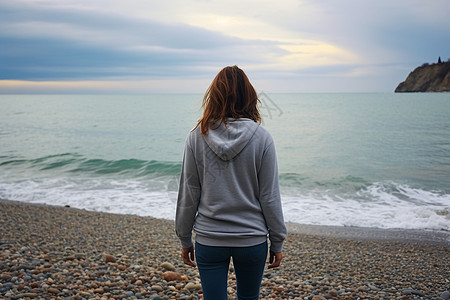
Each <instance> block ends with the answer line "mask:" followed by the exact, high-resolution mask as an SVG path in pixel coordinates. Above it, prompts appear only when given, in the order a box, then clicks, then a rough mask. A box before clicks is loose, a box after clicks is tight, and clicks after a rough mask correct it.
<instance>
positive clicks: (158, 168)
mask: <svg viewBox="0 0 450 300" xmlns="http://www.w3.org/2000/svg"><path fill="white" fill-rule="evenodd" d="M0 167H1V168H3V169H13V168H14V169H15V170H16V171H17V170H18V169H22V170H28V171H32V170H39V171H43V172H49V173H50V172H53V173H72V174H79V175H80V174H81V175H82V174H86V175H89V174H99V175H101V174H111V175H114V174H117V175H125V176H128V177H131V178H134V177H142V176H150V177H152V176H153V177H159V176H173V175H176V174H178V173H179V172H180V170H181V163H180V162H163V161H156V160H139V159H119V160H105V159H99V158H87V157H84V156H82V155H80V154H77V153H62V154H56V155H48V156H44V157H39V158H35V159H17V158H11V157H2V158H1V161H0Z"/></svg>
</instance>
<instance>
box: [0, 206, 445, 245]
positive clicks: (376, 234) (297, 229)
mask: <svg viewBox="0 0 450 300" xmlns="http://www.w3.org/2000/svg"><path fill="white" fill-rule="evenodd" d="M1 202H7V203H8V202H9V203H15V204H18V205H21V204H25V205H36V206H50V207H55V208H63V209H64V208H66V209H67V208H70V209H74V210H81V211H86V212H93V213H102V214H112V215H122V214H117V213H110V212H101V211H91V210H87V209H80V208H75V207H71V206H60V205H51V204H44V203H30V202H21V201H15V200H6V199H0V203H1ZM127 215H128V216H137V215H133V214H124V216H127ZM144 218H150V219H155V220H161V221H167V222H173V220H170V219H158V218H154V217H151V216H144ZM286 227H287V229H288V233H289V234H306V235H313V236H320V237H328V238H342V239H350V240H369V241H370V240H372V241H392V242H395V241H397V242H424V243H443V244H447V245H450V231H445V230H439V231H438V230H426V229H404V228H375V227H357V226H334V225H311V224H299V223H293V222H286Z"/></svg>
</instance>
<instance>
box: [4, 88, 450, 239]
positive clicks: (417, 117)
mask: <svg viewBox="0 0 450 300" xmlns="http://www.w3.org/2000/svg"><path fill="white" fill-rule="evenodd" d="M260 98H261V102H262V103H261V112H262V115H263V124H262V126H264V127H265V128H267V129H268V130H269V131H270V132H271V134H272V136H273V138H274V140H275V143H276V149H277V155H278V161H279V173H280V174H279V175H280V185H281V191H282V201H283V208H284V213H285V219H286V221H288V222H293V223H298V224H313V225H314V224H317V225H334V226H357V227H372V228H401V229H420V230H432V231H450V94H449V93H436V94H429V93H426V94H394V93H386V94H384V93H374V94H372V93H368V94H343V93H338V94H320V93H316V94H265V93H261V94H260ZM201 100H202V95H194V94H187V95H181V94H176V95H175V94H170V95H169V94H164V95H142V96H140V95H139V96H138V95H0V107H1V109H0V199H7V200H16V201H22V202H30V203H45V204H51V205H61V206H63V205H70V206H72V207H76V208H82V209H87V210H92V211H103V212H112V213H119V214H136V215H141V216H151V217H156V218H165V219H174V215H175V205H176V196H177V188H178V182H179V174H180V170H181V161H182V156H183V150H184V142H185V138H186V135H187V133H188V132H189V130H191V129H192V128H193V127H194V126H195V124H196V121H197V120H198V119H199V117H200V116H201V112H200V105H201Z"/></svg>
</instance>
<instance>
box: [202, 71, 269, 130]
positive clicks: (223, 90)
mask: <svg viewBox="0 0 450 300" xmlns="http://www.w3.org/2000/svg"><path fill="white" fill-rule="evenodd" d="M259 102H260V101H259V99H258V95H257V93H256V91H255V89H254V88H253V86H252V84H251V83H250V80H249V79H248V78H247V75H245V73H244V71H242V70H241V69H240V68H239V67H238V66H229V67H225V68H223V69H222V70H221V71H220V72H219V73H218V74H217V75H216V77H215V78H214V80H213V81H212V83H211V85H210V86H209V88H208V89H207V90H206V93H205V95H204V97H203V103H202V108H203V116H202V118H201V119H200V120H199V121H198V123H197V126H196V127H195V128H197V127H198V126H200V131H201V133H202V135H206V134H208V131H209V129H211V127H212V126H214V127H215V126H219V125H220V123H224V124H225V125H226V124H227V119H229V118H231V119H239V118H249V119H251V120H253V121H255V122H258V123H261V115H260V113H259V110H258V104H259Z"/></svg>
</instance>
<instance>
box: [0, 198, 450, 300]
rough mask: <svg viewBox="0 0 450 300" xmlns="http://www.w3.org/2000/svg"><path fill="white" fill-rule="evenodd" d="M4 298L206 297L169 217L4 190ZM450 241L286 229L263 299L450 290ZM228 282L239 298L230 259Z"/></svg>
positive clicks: (447, 295) (440, 294) (435, 295)
mask: <svg viewBox="0 0 450 300" xmlns="http://www.w3.org/2000/svg"><path fill="white" fill-rule="evenodd" d="M0 228H1V230H2V231H1V235H0V299H21V298H23V299H26V298H28V299H32V298H36V299H50V298H56V299H82V298H86V299H87V298H93V299H155V300H157V299H165V300H167V299H201V298H203V295H202V290H201V284H200V277H199V274H198V269H196V268H191V267H188V266H186V265H184V264H183V262H182V260H181V258H180V243H179V241H178V239H177V237H176V236H175V234H174V227H173V221H168V220H159V219H153V218H148V217H139V216H131V215H118V214H104V213H98V212H88V211H85V210H77V209H74V208H70V207H52V206H45V205H32V204H25V203H15V202H8V201H1V200H0ZM449 253H450V248H449V244H448V243H418V242H407V241H405V242H394V241H391V242H389V241H374V240H372V241H371V240H351V239H344V238H333V237H321V236H317V235H312V234H311V235H308V234H300V233H291V232H290V233H289V236H288V238H287V240H286V243H285V245H284V253H283V255H284V259H283V261H282V264H281V266H280V267H279V268H277V269H270V270H269V269H266V271H265V273H264V276H263V282H262V286H261V295H260V296H261V297H260V299H275V300H276V299H308V300H324V299H395V300H397V299H398V300H403V299H422V298H423V299H438V300H439V299H440V300H450V291H449V290H448V289H449V286H450V281H449V278H450V271H449V270H450V265H449V261H450V259H449V258H450V257H449V255H450V254H449ZM228 282H229V284H228V288H227V291H228V293H229V299H236V279H235V274H234V271H233V267H232V266H231V267H230V276H229V281H228Z"/></svg>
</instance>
